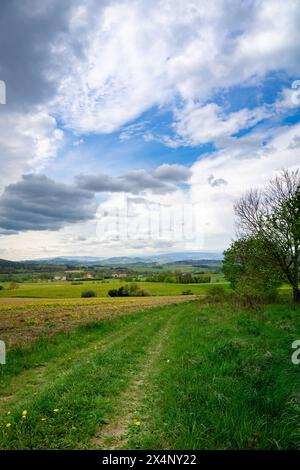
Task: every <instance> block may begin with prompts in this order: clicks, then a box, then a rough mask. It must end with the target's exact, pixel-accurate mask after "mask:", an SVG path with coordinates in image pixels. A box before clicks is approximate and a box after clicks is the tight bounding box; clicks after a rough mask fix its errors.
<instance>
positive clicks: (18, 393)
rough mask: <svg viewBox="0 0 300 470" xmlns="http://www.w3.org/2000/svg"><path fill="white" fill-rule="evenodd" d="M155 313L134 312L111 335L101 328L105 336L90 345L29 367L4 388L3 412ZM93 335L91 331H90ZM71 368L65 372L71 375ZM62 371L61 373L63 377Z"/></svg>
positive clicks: (0, 401) (115, 342)
mask: <svg viewBox="0 0 300 470" xmlns="http://www.w3.org/2000/svg"><path fill="white" fill-rule="evenodd" d="M151 313H152V314H155V313H156V312H155V311H154V312H151V311H149V312H145V315H143V314H139V316H138V317H136V315H134V317H133V318H132V322H130V323H128V324H124V325H121V328H120V329H117V330H114V331H112V332H110V333H109V334H105V331H104V332H102V331H99V335H101V333H102V334H103V333H104V334H105V337H102V338H100V339H94V340H92V341H91V342H90V343H89V346H84V347H82V348H80V347H79V348H77V349H76V350H75V351H66V352H64V354H63V355H62V356H59V357H57V358H56V357H55V358H54V359H53V360H52V361H49V362H47V363H42V364H41V365H39V366H37V367H33V368H31V369H26V370H24V371H22V372H21V373H19V374H17V375H16V376H14V377H12V380H11V382H10V383H9V385H8V386H7V387H5V388H4V390H3V391H2V393H1V395H0V412H1V411H2V412H3V411H5V410H6V409H7V408H8V407H9V406H10V404H11V402H12V401H22V400H25V399H26V396H27V395H28V393H29V390H30V389H32V388H35V390H36V389H38V388H42V387H43V386H45V385H46V386H47V384H48V383H49V381H50V380H55V378H56V377H57V370H58V369H59V368H61V367H65V366H66V365H68V367H69V370H70V368H71V367H72V366H73V365H75V364H77V365H78V364H80V363H84V362H86V361H88V360H89V358H91V357H92V356H93V355H94V353H95V350H98V349H99V350H105V348H106V347H108V346H111V345H114V346H118V344H119V343H121V342H123V341H125V340H126V338H128V337H129V336H130V335H131V334H132V332H133V331H138V329H139V328H140V326H141V324H142V323H143V322H144V321H145V320H146V319H147V317H148V314H151ZM87 334H89V333H87ZM69 370H67V371H65V372H64V374H63V375H64V376H67V375H68V373H69ZM61 376H62V374H61V375H60V377H61Z"/></svg>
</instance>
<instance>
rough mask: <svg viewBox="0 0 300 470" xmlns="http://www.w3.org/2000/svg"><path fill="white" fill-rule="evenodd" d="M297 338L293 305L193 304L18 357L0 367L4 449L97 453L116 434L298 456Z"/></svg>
mask: <svg viewBox="0 0 300 470" xmlns="http://www.w3.org/2000/svg"><path fill="white" fill-rule="evenodd" d="M299 338H300V310H299V309H297V310H293V309H292V307H291V306H289V305H287V304H286V305H284V304H282V305H280V304H278V305H272V306H267V307H264V308H262V309H261V310H260V311H257V312H248V311H245V310H238V309H236V308H233V307H231V306H228V305H225V304H224V305H223V304H218V305H204V304H201V303H200V302H196V301H194V302H188V303H184V304H180V305H171V306H166V307H161V308H154V309H151V310H148V311H146V312H144V313H139V314H131V315H128V316H126V317H119V318H115V319H111V320H106V321H101V322H93V323H91V324H90V325H87V326H85V327H81V328H79V329H76V330H73V331H72V332H69V333H60V334H58V335H56V336H54V337H52V338H49V339H48V340H43V341H38V342H36V343H33V344H32V345H31V346H27V347H26V348H25V347H24V348H20V349H16V350H13V351H11V352H10V353H9V355H8V364H7V365H6V366H0V367H1V368H0V374H1V375H0V379H1V387H0V448H1V449H47V448H49V449H72V448H76V449H82V448H94V447H97V445H96V444H95V436H100V438H101V439H100V441H99V442H100V443H99V442H98V446H100V447H101V445H102V446H103V442H102V438H103V436H105V434H106V433H107V434H108V427H110V426H111V428H110V431H112V430H113V431H114V432H113V433H112V432H111V434H110V439H111V446H114V447H117V448H137V449H140V448H142V449H151V448H155V449H248V448H257V449H295V448H299V447H300V432H299V418H300V416H299V414H300V374H299V371H300V369H299V367H300V365H299V366H297V365H293V364H292V363H291V354H292V352H293V350H292V348H291V344H292V342H293V341H294V340H295V339H299ZM54 409H59V411H58V412H54V411H53V410H54ZM22 410H27V412H28V413H27V416H26V418H22ZM7 413H10V414H7ZM44 418H46V419H44ZM135 419H139V420H140V421H141V426H136V425H135V424H134V420H135ZM114 422H116V423H117V426H116V429H115V430H114V424H113V423H114ZM7 423H11V426H10V427H9V428H7V427H6V424H7ZM122 423H123V424H125V431H123V434H125V435H123V436H122V439H120V436H118V435H117V434H118V432H117V427H118V426H119V427H120V426H121V424H122ZM119 432H120V431H119ZM101 442H102V444H101Z"/></svg>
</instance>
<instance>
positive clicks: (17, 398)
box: [0, 305, 182, 449]
mask: <svg viewBox="0 0 300 470" xmlns="http://www.w3.org/2000/svg"><path fill="white" fill-rule="evenodd" d="M181 310H182V307H181V306H180V305H177V306H174V305H172V306H165V307H164V308H160V307H156V308H154V309H152V310H146V311H144V312H140V313H133V314H131V315H121V316H119V317H116V318H110V319H106V320H103V321H101V322H93V323H91V324H90V326H82V327H81V328H80V329H77V330H73V331H70V332H66V333H60V334H59V335H57V336H54V337H53V338H52V337H49V338H48V340H47V341H45V342H44V341H41V342H40V343H37V344H36V345H35V343H33V346H32V348H31V349H30V348H29V349H28V348H27V349H25V351H26V353H25V354H24V352H23V350H20V352H19V350H18V349H17V350H16V351H15V353H13V356H12V357H10V360H9V362H8V365H7V366H6V367H5V368H2V369H1V370H0V373H1V374H0V375H1V376H0V449H7V448H10V449H61V448H63V449H74V448H77V449H86V448H91V447H92V448H101V447H103V446H105V445H106V443H108V441H109V440H111V446H113V447H120V446H122V445H125V444H126V439H127V438H123V435H124V434H126V431H127V430H128V431H129V434H130V432H131V431H135V430H136V428H137V426H136V425H135V424H134V423H133V420H134V419H136V420H138V416H137V414H136V412H137V409H138V407H139V405H140V403H141V401H142V398H143V390H144V386H145V385H146V384H147V377H148V375H149V371H150V369H151V367H152V363H153V361H154V360H155V359H156V358H157V357H158V356H159V354H160V351H161V349H162V348H163V345H164V341H165V340H166V339H167V337H168V334H169V332H170V331H171V329H172V326H173V324H174V322H176V318H177V316H178V314H179V313H180V312H181ZM24 410H26V416H25V419H24V418H23V416H22V412H23V411H24ZM55 410H58V411H55ZM22 418H23V419H22ZM7 424H9V428H8V427H7ZM130 425H131V426H130ZM131 428H132V429H131ZM129 434H128V436H129ZM123 439H124V442H123Z"/></svg>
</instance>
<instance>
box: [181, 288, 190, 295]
mask: <svg viewBox="0 0 300 470" xmlns="http://www.w3.org/2000/svg"><path fill="white" fill-rule="evenodd" d="M181 295H193V292H192V291H191V289H186V290H183V291H182V292H181Z"/></svg>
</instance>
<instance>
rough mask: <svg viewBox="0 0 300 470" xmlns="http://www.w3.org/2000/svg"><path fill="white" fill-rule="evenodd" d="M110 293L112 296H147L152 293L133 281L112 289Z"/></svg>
mask: <svg viewBox="0 0 300 470" xmlns="http://www.w3.org/2000/svg"><path fill="white" fill-rule="evenodd" d="M108 295H109V296H110V297H146V296H148V295H150V294H149V292H147V291H145V290H144V289H140V288H139V286H138V285H137V284H135V283H132V284H129V285H125V286H121V287H119V289H110V290H109V291H108Z"/></svg>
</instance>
